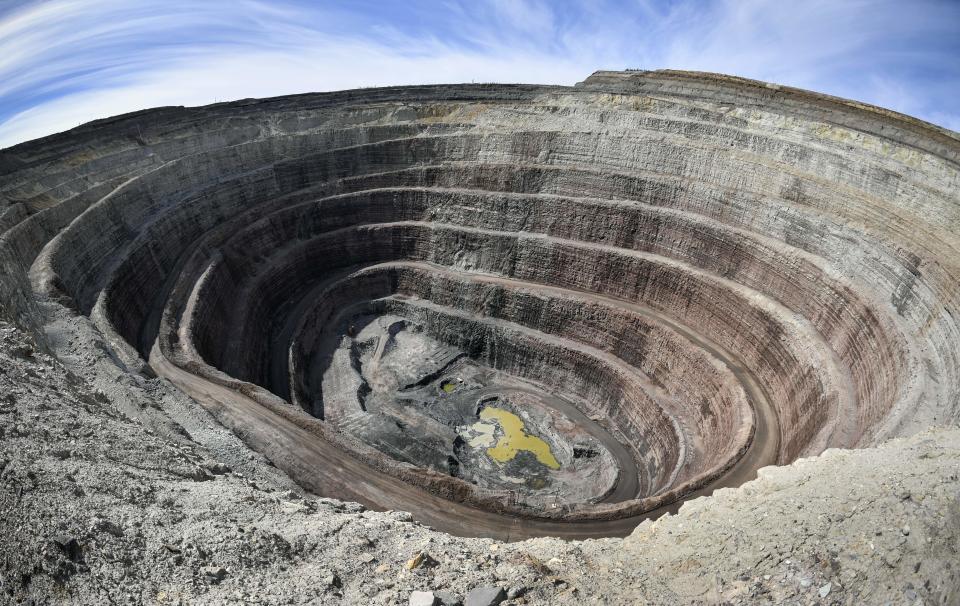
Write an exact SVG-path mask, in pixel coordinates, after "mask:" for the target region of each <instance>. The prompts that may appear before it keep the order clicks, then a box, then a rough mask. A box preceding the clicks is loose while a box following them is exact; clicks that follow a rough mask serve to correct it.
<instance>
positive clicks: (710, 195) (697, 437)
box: [0, 72, 960, 534]
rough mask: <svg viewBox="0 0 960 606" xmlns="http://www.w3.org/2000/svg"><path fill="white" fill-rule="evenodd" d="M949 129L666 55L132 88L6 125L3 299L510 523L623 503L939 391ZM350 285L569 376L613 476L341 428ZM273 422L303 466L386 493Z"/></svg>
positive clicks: (917, 410) (948, 259) (918, 404)
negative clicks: (701, 68) (558, 484)
mask: <svg viewBox="0 0 960 606" xmlns="http://www.w3.org/2000/svg"><path fill="white" fill-rule="evenodd" d="M958 152H960V140H958V138H957V136H956V134H955V133H950V132H948V131H944V130H942V129H938V128H936V127H934V126H931V125H928V124H925V123H921V122H919V121H916V120H914V119H911V118H908V117H906V116H901V115H898V114H894V113H892V112H888V111H886V110H881V109H878V108H873V107H867V106H863V105H860V104H856V103H853V102H849V101H844V100H839V99H834V98H830V97H826V96H823V95H817V94H813V93H808V92H805V91H797V90H793V89H786V88H782V87H776V86H772V85H764V84H761V83H756V82H752V81H744V80H740V79H735V78H729V77H724V76H716V75H708V74H692V73H684V72H598V73H596V74H594V75H593V76H591V77H590V78H588V79H587V80H586V81H585V82H583V83H581V84H579V85H577V86H576V87H569V88H568V87H546V86H491V85H473V86H468V85H461V86H438V87H407V88H392V89H375V90H367V91H351V92H344V93H332V94H317V95H304V96H295V97H283V98H277V99H268V100H260V101H245V102H236V103H228V104H220V105H216V106H209V107H206V108H196V109H185V108H166V109H161V110H151V111H147V112H141V113H138V114H133V115H128V116H121V117H118V118H114V119H110V120H107V121H101V122H98V123H92V124H90V125H86V126H83V127H80V128H78V129H75V130H74V131H71V132H69V133H66V134H63V135H57V136H54V137H50V138H47V139H43V140H39V141H35V142H31V143H27V144H23V145H20V146H17V147H14V148H11V149H9V150H5V151H3V152H0V171H2V174H3V179H2V184H0V202H2V204H3V210H2V214H0V228H2V229H3V235H2V236H0V255H2V256H0V258H2V262H3V266H4V269H5V274H4V275H5V278H4V280H3V283H2V288H3V292H2V293H0V295H2V297H0V301H2V303H3V305H4V309H5V311H6V312H7V315H9V316H10V317H12V318H14V319H16V320H17V321H18V322H19V323H20V324H22V325H23V326H25V327H27V328H30V329H33V330H37V331H40V330H41V328H40V327H41V326H42V325H43V323H44V315H43V314H42V313H41V312H40V309H39V308H38V306H37V301H39V302H40V303H41V306H43V307H44V308H46V309H49V308H50V307H56V306H64V307H66V308H68V309H70V310H72V312H73V313H77V314H83V315H88V316H90V318H91V319H92V320H93V321H94V323H95V325H96V326H97V328H98V329H99V330H100V331H101V333H102V334H103V335H104V336H105V337H106V339H107V342H108V343H109V351H108V352H106V354H107V355H110V356H112V357H113V358H114V359H115V360H116V362H117V364H119V365H121V366H122V367H124V368H125V369H127V370H129V372H131V373H139V374H143V375H147V376H150V375H152V373H154V372H156V373H159V374H161V375H164V376H170V377H171V379H173V378H174V375H173V371H171V370H168V369H170V368H171V364H172V365H173V366H175V367H178V368H179V369H180V372H181V373H182V374H177V375H176V377H178V379H177V380H175V382H177V381H179V382H178V383H177V384H178V385H180V386H181V387H183V388H184V389H186V390H187V392H188V393H191V395H194V396H196V397H197V398H198V400H203V399H204V396H203V393H205V391H204V390H206V392H209V391H210V389H211V388H210V387H208V386H209V385H217V386H220V387H225V388H227V389H228V390H230V391H232V392H235V393H237V394H239V396H238V397H243V398H246V399H247V400H248V401H251V402H255V403H256V404H257V405H258V406H261V407H262V408H263V409H264V411H265V413H264V414H267V415H270V417H269V418H271V419H278V420H277V421H276V422H277V423H280V422H282V423H285V424H288V425H291V426H295V427H298V428H302V429H304V430H305V431H306V432H307V435H309V436H311V439H315V440H318V441H319V442H322V443H323V444H326V445H329V447H331V448H336V449H340V450H343V451H344V452H348V453H350V455H351V456H352V457H355V458H356V459H357V460H359V461H362V462H363V463H364V464H365V465H367V466H368V467H369V468H370V470H371V473H373V474H376V473H379V474H384V475H389V476H392V477H395V478H399V479H401V480H402V481H404V482H407V483H409V484H411V485H414V486H417V487H419V489H421V490H422V491H425V494H430V495H433V496H436V497H440V498H442V499H449V500H451V501H453V502H455V503H458V504H461V505H463V506H464V507H467V508H478V509H485V510H488V511H491V512H494V513H496V514H498V515H502V516H504V518H503V519H509V517H510V516H526V517H529V518H534V519H541V520H548V521H549V522H544V523H543V525H542V526H536V525H535V524H531V526H530V529H529V532H530V533H531V534H552V533H554V532H555V531H556V529H557V527H556V526H551V525H550V524H551V523H560V522H562V521H570V522H573V521H576V522H578V523H581V524H583V523H586V522H590V521H595V522H596V523H597V524H598V526H596V527H595V532H597V533H600V534H603V533H622V532H623V531H624V529H625V528H627V529H628V528H629V527H630V526H631V524H635V523H636V522H637V521H639V519H640V518H642V517H643V516H645V515H646V514H647V513H648V512H650V511H655V510H658V509H659V508H662V507H664V506H667V505H669V504H671V503H674V502H675V501H677V500H678V499H681V498H684V497H685V496H688V495H690V494H695V493H696V492H697V491H699V490H701V489H704V488H707V489H709V488H711V487H714V486H722V485H729V484H735V483H739V482H741V481H743V480H744V479H748V478H749V477H751V475H752V474H753V472H754V471H755V470H756V469H757V468H758V467H760V466H762V465H766V464H774V463H776V464H785V463H790V462H791V461H793V460H795V459H797V458H798V457H801V456H809V455H815V454H818V453H820V452H821V451H823V450H824V449H825V448H828V447H859V446H869V445H873V444H876V443H878V442H879V441H882V440H884V439H887V438H890V437H896V436H902V435H907V434H911V433H915V432H916V431H917V430H919V429H921V428H924V427H927V426H930V425H933V424H938V423H955V422H956V421H957V420H958V416H960V359H958V349H957V343H960V327H958V318H960V313H958V312H960V310H958V306H960V280H958V275H960V268H958V263H960V255H958V244H960V241H958V240H960V235H958V233H957V228H956V226H957V225H958V224H960V194H958V192H960V187H958V186H960V170H958V167H960V164H958V160H960V155H958ZM351 307H362V308H364V309H368V310H375V311H376V312H377V313H390V314H396V315H400V316H403V317H407V318H411V319H414V320H415V321H416V322H418V323H419V324H420V325H422V326H424V327H425V329H426V330H427V331H428V332H430V334H431V335H433V336H434V337H435V338H437V339H439V340H440V341H443V342H445V343H448V344H450V345H451V346H455V347H458V348H460V349H462V350H463V351H465V352H466V353H467V354H468V355H469V356H470V357H471V358H473V359H475V360H477V361H478V362H481V363H483V364H485V365H487V366H489V367H491V368H493V369H496V370H497V371H501V372H504V373H507V374H509V375H512V376H515V377H518V378H520V379H523V380H526V381H530V382H531V383H532V384H535V385H538V386H540V387H541V388H543V389H544V390H545V391H546V392H549V393H557V394H562V395H565V396H568V397H570V398H571V401H573V402H574V403H575V404H576V406H577V407H578V408H579V409H580V411H581V412H582V413H584V414H585V415H587V416H589V417H591V418H594V419H597V420H598V422H599V423H601V424H602V425H603V427H604V429H605V430H607V431H609V433H610V434H611V435H613V436H614V437H615V438H616V439H617V440H618V441H619V442H620V443H622V444H623V445H624V446H625V447H626V448H627V449H628V450H629V451H630V453H631V456H632V457H633V458H634V459H635V461H636V464H637V469H639V477H638V478H637V490H636V491H635V493H634V494H632V495H631V498H628V499H624V500H620V501H618V502H616V503H594V502H579V503H567V504H566V506H565V507H562V508H559V509H557V510H549V511H548V510H533V511H531V510H529V509H517V508H516V507H515V506H514V505H513V504H511V502H510V500H509V499H508V498H506V497H507V495H505V494H503V493H500V492H497V491H484V490H480V489H478V488H476V487H473V486H471V485H470V484H469V483H466V482H463V481H461V480H459V479H458V478H456V477H452V476H450V475H446V474H444V473H440V472H438V471H437V470H435V469H426V468H417V467H413V466H411V465H409V464H406V463H402V462H400V461H398V460H395V459H393V458H391V457H390V456H388V455H385V454H384V453H383V452H381V451H378V450H377V449H375V448H372V447H371V446H370V445H369V444H365V443H364V442H363V441H362V440H357V439H355V438H354V437H351V436H350V435H347V434H346V433H343V432H341V431H339V430H338V428H337V426H336V423H332V422H329V421H330V419H327V418H326V415H325V409H324V397H323V395H324V394H323V389H322V385H321V381H320V380H319V377H320V375H319V374H318V371H317V368H318V367H322V366H323V365H324V364H325V359H326V358H325V355H326V354H325V351H326V350H325V349H324V347H325V345H324V344H325V343H326V340H327V339H328V338H329V337H330V335H328V334H327V333H328V332H329V331H330V330H332V329H331V327H332V326H334V324H335V322H334V320H335V319H336V318H337V317H338V314H341V313H342V311H343V310H344V309H347V308H351ZM325 331H326V332H325ZM334 336H336V335H334ZM184 371H185V372H184ZM191 390H194V391H191ZM206 405H208V406H212V407H213V408H216V407H217V406H215V405H212V404H210V403H209V402H207V404H206ZM226 408H227V410H225V411H221V414H222V415H223V420H224V422H225V423H227V424H228V425H230V426H232V427H233V428H234V429H235V430H236V431H238V433H240V434H241V435H243V436H244V437H245V439H247V440H248V443H251V444H252V445H254V446H257V447H259V446H263V445H265V444H267V445H269V435H268V434H267V433H265V432H266V431H267V430H266V429H264V428H263V427H258V426H256V425H245V422H246V421H247V420H248V419H247V417H245V416H243V415H242V414H240V413H238V412H232V411H231V410H230V409H229V405H227V407H226ZM231 415H233V416H231ZM285 447H289V445H287V446H283V445H274V448H275V450H273V451H272V452H273V454H274V456H273V457H272V458H274V460H275V462H276V464H277V465H278V466H280V467H281V468H282V469H284V471H287V472H288V473H290V475H291V477H293V478H294V479H295V480H297V481H298V482H300V483H301V484H302V485H304V486H307V487H309V488H311V489H313V490H315V491H317V492H320V493H322V494H327V495H329V496H339V497H344V498H351V499H358V500H362V501H365V502H366V503H368V504H370V505H372V506H375V507H393V506H394V505H396V503H397V501H392V500H385V499H384V498H383V496H382V494H381V493H380V492H378V491H377V490H375V489H369V490H368V489H365V488H364V487H363V486H356V487H352V488H349V489H348V490H347V489H345V490H347V492H341V489H343V486H341V485H330V484H328V483H327V481H328V480H329V478H328V476H323V475H322V474H321V475H320V476H317V475H316V474H317V473H320V472H317V471H316V470H315V469H314V470H312V471H310V470H308V469H307V468H305V467H303V466H301V464H300V463H297V462H291V461H294V459H296V457H297V456H298V453H297V452H295V450H290V452H288V453H287V454H288V455H289V461H288V460H287V458H286V455H282V456H279V457H278V456H276V455H277V453H283V452H284V450H283V448H285ZM304 465H306V464H304ZM324 473H330V472H324ZM374 477H375V476H374ZM345 483H346V484H349V483H350V479H349V478H348V479H347V480H346V481H345ZM358 484H360V483H358ZM417 504H418V501H416V500H413V501H402V500H401V501H400V506H401V507H409V508H411V509H413V510H414V511H415V513H417V514H418V515H421V516H422V519H425V520H426V521H428V522H430V523H432V524H435V525H437V526H439V527H441V528H447V529H450V530H453V531H455V532H470V531H469V530H467V531H464V529H463V528H462V527H456V526H455V525H453V526H449V527H448V526H445V523H444V520H443V515H442V513H441V514H438V513H436V510H433V513H430V512H426V510H425V511H420V512H418V511H417ZM557 520H559V522H556V521H557ZM611 520H619V521H620V522H619V524H617V525H614V524H607V525H604V524H605V523H607V522H609V521H611ZM490 524H491V525H492V526H494V527H495V526H496V524H497V522H496V521H495V520H494V521H491V522H490ZM479 532H480V533H481V534H484V533H487V532H491V531H489V530H480V531H479ZM584 532H585V533H586V531H585V530H584ZM494 534H495V533H494Z"/></svg>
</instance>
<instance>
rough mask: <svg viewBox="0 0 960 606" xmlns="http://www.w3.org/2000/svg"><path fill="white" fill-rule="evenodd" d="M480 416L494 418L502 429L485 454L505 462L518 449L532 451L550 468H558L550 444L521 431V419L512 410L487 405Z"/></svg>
mask: <svg viewBox="0 0 960 606" xmlns="http://www.w3.org/2000/svg"><path fill="white" fill-rule="evenodd" d="M480 418H481V419H483V420H484V421H489V420H495V421H496V422H497V423H499V424H500V427H501V428H502V429H503V436H502V437H501V438H500V440H499V441H498V442H497V444H496V445H495V446H493V447H491V448H488V449H487V454H488V455H490V458H492V459H493V460H494V461H497V462H498V463H506V462H507V461H511V460H513V458H514V457H515V456H517V453H518V452H520V451H523V450H525V451H527V452H530V453H533V455H534V456H536V457H537V460H538V461H540V462H541V463H543V464H544V465H546V466H547V467H549V468H550V469H560V463H559V461H557V459H556V457H554V456H553V452H551V451H550V445H549V444H547V443H546V442H544V441H543V440H541V439H540V438H538V437H536V436H531V435H529V434H527V433H526V432H524V431H523V427H524V425H523V420H522V419H521V418H520V417H518V416H517V415H515V414H513V413H512V412H509V411H506V410H503V409H502V408H496V407H493V406H488V407H486V408H484V409H483V410H482V411H481V412H480Z"/></svg>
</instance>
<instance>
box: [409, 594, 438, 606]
mask: <svg viewBox="0 0 960 606" xmlns="http://www.w3.org/2000/svg"><path fill="white" fill-rule="evenodd" d="M436 603H437V597H436V596H435V595H434V594H433V592H432V591H414V592H413V593H411V594H410V606H434V604H436Z"/></svg>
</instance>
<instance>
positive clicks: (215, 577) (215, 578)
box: [200, 566, 227, 585]
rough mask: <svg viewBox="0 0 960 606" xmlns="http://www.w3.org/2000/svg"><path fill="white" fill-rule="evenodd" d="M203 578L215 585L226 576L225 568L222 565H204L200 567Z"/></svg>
mask: <svg viewBox="0 0 960 606" xmlns="http://www.w3.org/2000/svg"><path fill="white" fill-rule="evenodd" d="M200 572H201V573H203V576H204V578H205V579H206V580H207V581H208V582H209V583H210V584H212V585H216V584H217V583H219V582H220V581H222V580H223V579H225V578H227V569H226V568H224V567H223V566H204V567H203V568H201V569H200Z"/></svg>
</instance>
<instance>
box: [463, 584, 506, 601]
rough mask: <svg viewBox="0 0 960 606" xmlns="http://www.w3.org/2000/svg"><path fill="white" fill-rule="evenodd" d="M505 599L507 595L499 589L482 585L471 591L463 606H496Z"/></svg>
mask: <svg viewBox="0 0 960 606" xmlns="http://www.w3.org/2000/svg"><path fill="white" fill-rule="evenodd" d="M505 599H507V593H506V592H505V591H504V590H503V588H501V587H494V586H492V585H484V586H483V587H477V588H476V589H471V590H470V593H468V594H467V599H466V601H465V604H464V606H496V605H497V604H499V603H500V602H502V601H504V600H505Z"/></svg>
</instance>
